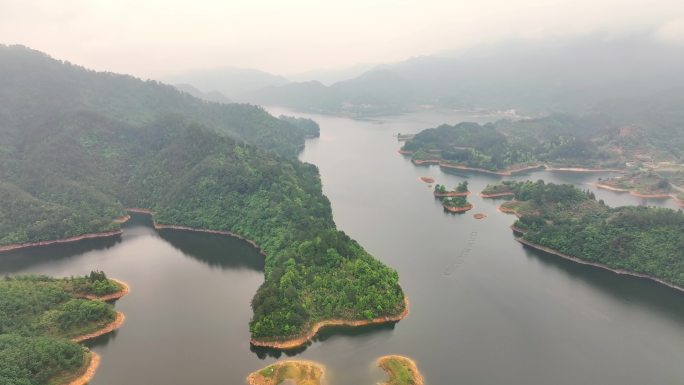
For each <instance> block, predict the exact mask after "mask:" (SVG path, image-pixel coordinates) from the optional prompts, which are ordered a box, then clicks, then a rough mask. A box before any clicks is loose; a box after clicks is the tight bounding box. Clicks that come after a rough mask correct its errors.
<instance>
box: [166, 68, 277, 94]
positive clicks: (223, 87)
mask: <svg viewBox="0 0 684 385" xmlns="http://www.w3.org/2000/svg"><path fill="white" fill-rule="evenodd" d="M162 80H164V81H165V82H167V83H172V84H190V85H192V86H193V87H195V88H197V89H198V90H200V91H202V92H211V91H218V92H220V93H221V94H223V95H225V96H226V97H228V98H230V99H232V100H235V101H245V100H244V98H243V95H245V94H249V93H251V92H254V91H256V90H259V89H262V88H265V87H271V86H282V85H285V84H287V83H289V81H288V80H287V79H285V78H284V77H282V76H278V75H272V74H269V73H267V72H263V71H259V70H253V69H242V68H231V67H226V68H217V69H210V70H196V71H192V72H187V73H184V74H179V75H174V76H168V77H166V78H164V79H162Z"/></svg>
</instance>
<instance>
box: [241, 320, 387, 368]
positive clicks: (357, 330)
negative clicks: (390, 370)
mask: <svg viewBox="0 0 684 385" xmlns="http://www.w3.org/2000/svg"><path fill="white" fill-rule="evenodd" d="M396 324H397V323H396V322H388V323H384V324H374V325H365V326H354V327H348V326H329V327H325V328H323V329H321V331H320V332H318V334H316V336H315V337H314V338H313V339H312V340H311V341H309V342H308V343H306V344H305V345H303V346H301V347H298V348H295V349H290V350H280V349H272V348H267V347H262V346H254V345H250V347H249V349H250V350H251V351H252V352H253V353H254V354H256V355H257V357H259V358H260V359H262V360H263V359H264V358H266V357H273V358H280V357H282V356H283V355H285V356H287V357H294V356H297V355H299V354H301V353H303V352H304V351H305V350H306V349H307V348H308V347H309V346H310V345H311V344H312V343H314V342H322V341H325V340H327V339H329V338H331V337H339V336H344V337H346V338H365V337H367V336H368V335H369V334H378V333H392V331H393V330H394V326H395V325H396Z"/></svg>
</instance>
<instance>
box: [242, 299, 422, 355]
mask: <svg viewBox="0 0 684 385" xmlns="http://www.w3.org/2000/svg"><path fill="white" fill-rule="evenodd" d="M408 314H409V301H408V297H406V296H404V310H403V311H402V312H401V313H399V314H398V315H395V316H385V317H377V318H373V319H371V320H343V319H330V320H323V321H319V322H316V323H315V324H313V326H312V327H311V328H310V329H309V331H308V332H307V333H305V334H304V335H302V336H300V337H295V338H292V339H288V340H284V341H259V340H255V339H254V338H252V339H250V341H249V343H250V344H252V345H253V346H259V347H264V348H271V349H279V350H292V349H296V348H299V347H301V346H303V345H305V344H307V343H308V342H309V341H311V340H312V339H313V338H314V337H315V336H316V335H317V334H318V332H319V331H321V330H322V329H324V328H327V327H332V326H342V327H359V326H370V325H379V324H384V323H389V322H399V321H401V320H402V319H404V318H405V317H406V316H407V315H408Z"/></svg>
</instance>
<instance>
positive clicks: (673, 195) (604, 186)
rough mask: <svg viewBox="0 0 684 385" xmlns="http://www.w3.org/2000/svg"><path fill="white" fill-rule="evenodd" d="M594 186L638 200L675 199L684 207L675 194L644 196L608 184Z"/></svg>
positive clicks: (683, 203)
mask: <svg viewBox="0 0 684 385" xmlns="http://www.w3.org/2000/svg"><path fill="white" fill-rule="evenodd" d="M594 186H596V188H600V189H603V190H609V191H614V192H628V193H629V195H632V196H635V197H638V198H646V199H674V201H675V202H677V203H679V205H680V206H684V202H683V201H681V200H679V198H677V195H675V194H642V193H639V192H636V191H634V190H629V189H625V188H619V187H613V186H610V185H607V184H602V183H595V184H594Z"/></svg>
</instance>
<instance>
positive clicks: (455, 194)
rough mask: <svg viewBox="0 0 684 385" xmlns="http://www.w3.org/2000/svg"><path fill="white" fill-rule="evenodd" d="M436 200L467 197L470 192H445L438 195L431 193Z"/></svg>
mask: <svg viewBox="0 0 684 385" xmlns="http://www.w3.org/2000/svg"><path fill="white" fill-rule="evenodd" d="M432 194H433V195H434V196H435V197H436V198H444V197H467V196H468V195H470V191H466V192H458V191H447V192H445V193H438V192H433V193H432Z"/></svg>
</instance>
